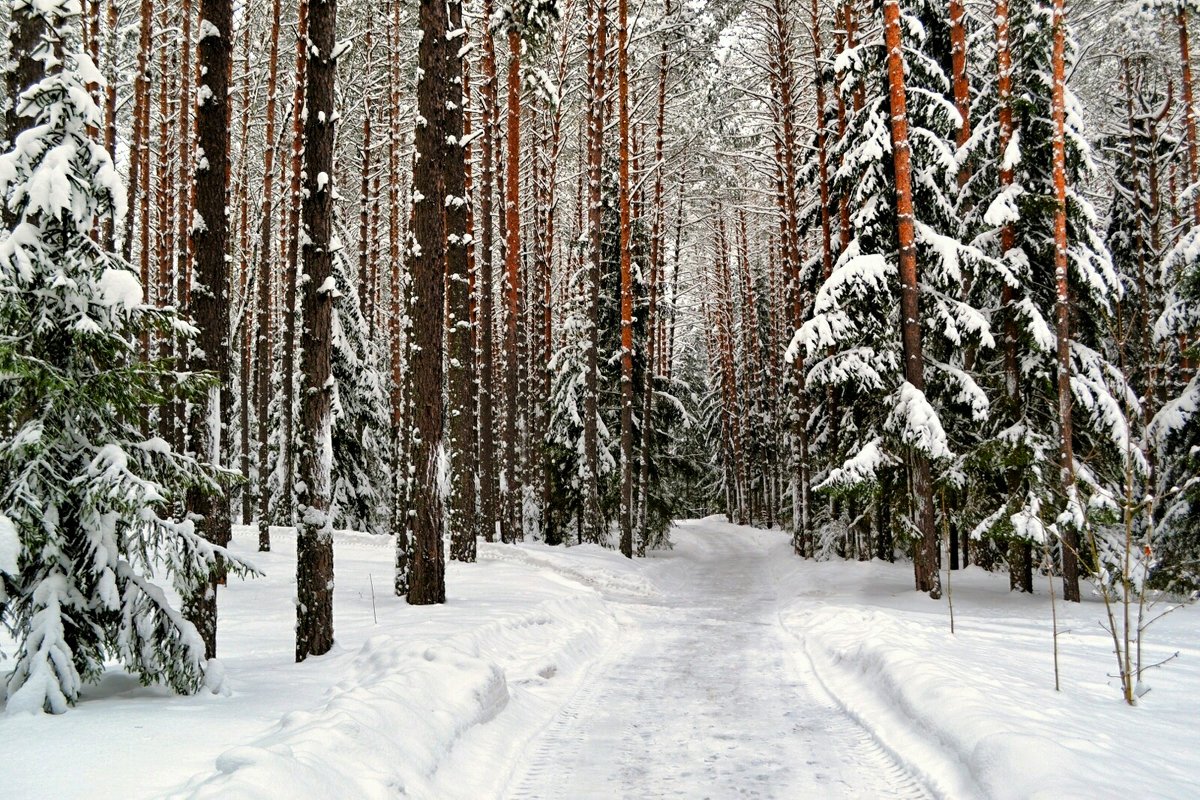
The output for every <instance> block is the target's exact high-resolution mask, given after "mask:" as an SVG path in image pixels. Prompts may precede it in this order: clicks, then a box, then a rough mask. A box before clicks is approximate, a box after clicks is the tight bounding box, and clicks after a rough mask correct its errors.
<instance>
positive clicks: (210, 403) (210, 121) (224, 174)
mask: <svg viewBox="0 0 1200 800" xmlns="http://www.w3.org/2000/svg"><path fill="white" fill-rule="evenodd" d="M200 16H201V19H203V20H205V21H206V22H207V23H208V27H206V28H205V30H204V34H203V35H202V36H201V38H200V42H199V48H198V49H199V60H200V85H199V90H198V92H197V96H198V97H199V98H200V99H199V102H198V103H197V107H196V133H197V136H198V140H199V141H198V144H199V147H200V149H201V151H202V152H203V153H204V160H203V161H202V162H201V163H200V164H198V165H197V166H196V170H195V192H196V213H195V220H194V221H193V222H192V226H191V235H192V241H193V244H194V248H195V254H196V271H195V278H194V286H193V289H192V311H193V316H194V319H195V321H196V326H197V327H198V328H199V329H200V333H199V335H198V336H197V339H196V348H195V349H194V350H193V351H192V353H191V357H190V359H189V364H190V369H192V370H193V371H196V372H201V371H204V372H212V373H214V374H215V375H216V376H217V380H218V383H219V385H216V386H212V387H210V388H209V389H208V390H207V392H205V394H204V395H203V396H202V397H200V398H197V399H196V400H195V401H193V404H192V416H191V420H190V426H189V427H190V433H191V447H192V452H194V453H195V454H196V455H197V456H198V457H199V458H200V459H201V460H203V461H205V462H207V463H209V464H217V465H219V464H220V463H221V428H222V426H221V419H222V413H221V411H222V410H221V402H222V399H223V389H224V387H226V386H227V385H228V383H229V381H230V369H229V266H228V262H227V260H226V256H227V254H228V253H229V214H228V210H227V209H228V205H229V171H230V170H229V138H230V137H229V120H230V113H229V83H230V74H231V71H232V63H233V62H232V54H233V38H232V37H233V2H232V0H201V3H200ZM187 506H188V513H189V515H190V516H192V517H194V518H196V519H198V520H199V525H198V528H199V531H200V534H201V535H202V536H203V537H204V538H205V539H207V540H208V541H209V542H212V543H213V544H216V545H219V546H221V547H224V546H226V545H228V544H229V539H230V520H229V505H228V503H226V502H225V499H224V497H222V496H221V495H220V494H217V493H209V492H205V491H203V490H202V489H201V488H192V489H190V490H189V491H188V493H187ZM220 577H221V570H220V568H219V567H218V568H217V569H215V570H214V571H213V574H212V575H211V576H210V578H209V581H208V584H207V585H205V586H203V587H201V588H200V589H198V590H197V592H196V593H195V594H194V595H192V596H191V597H189V598H187V601H186V608H185V611H186V615H187V618H188V619H189V620H190V621H191V622H192V624H194V625H195V626H196V629H197V631H199V633H200V636H201V638H202V639H203V640H204V651H205V657H206V658H215V657H216V654H217V582H218V580H219V579H220Z"/></svg>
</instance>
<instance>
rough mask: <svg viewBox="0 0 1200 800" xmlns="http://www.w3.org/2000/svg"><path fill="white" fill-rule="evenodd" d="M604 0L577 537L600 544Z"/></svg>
mask: <svg viewBox="0 0 1200 800" xmlns="http://www.w3.org/2000/svg"><path fill="white" fill-rule="evenodd" d="M605 6H606V0H592V2H591V4H590V5H589V9H593V10H594V25H593V26H591V27H590V28H589V32H590V33H591V36H592V43H591V45H592V46H590V47H589V48H588V66H589V71H590V73H591V75H590V82H591V89H590V91H589V93H588V123H589V124H588V148H587V150H588V165H587V169H588V214H587V220H588V239H589V246H588V266H587V269H588V280H587V304H586V305H587V315H588V325H587V332H588V341H587V365H586V370H587V372H586V375H585V377H584V399H583V450H584V466H585V470H586V473H585V475H584V477H583V481H582V482H583V538H584V540H585V541H588V542H592V543H596V544H599V543H602V542H603V541H604V540H605V538H606V533H607V531H606V530H605V524H604V516H603V512H602V510H601V506H600V434H599V430H600V422H599V419H600V407H599V405H600V404H599V393H600V341H599V337H600V274H601V259H602V241H603V235H604V234H603V226H602V217H603V208H602V206H601V203H602V201H603V198H602V194H601V183H602V179H603V168H604V123H605V120H604V116H605V115H604V94H605V91H606V88H605V87H606V76H607V71H608V64H607V62H608V12H607V9H606V7H605Z"/></svg>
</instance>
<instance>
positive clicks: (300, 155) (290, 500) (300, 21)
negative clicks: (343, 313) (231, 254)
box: [275, 0, 312, 525]
mask: <svg viewBox="0 0 1200 800" xmlns="http://www.w3.org/2000/svg"><path fill="white" fill-rule="evenodd" d="M311 2H312V0H298V3H297V6H296V8H297V13H298V16H297V19H296V76H295V79H296V85H295V87H294V91H293V93H292V163H291V171H292V174H291V187H290V191H289V194H288V202H287V205H286V206H285V207H284V208H285V209H286V212H287V224H286V225H285V226H284V227H283V230H282V233H283V235H284V236H285V237H286V239H285V240H286V242H287V266H286V269H285V270H284V273H283V359H282V374H281V377H280V383H281V386H282V394H281V396H280V401H281V402H280V414H279V416H280V417H281V419H282V421H283V435H282V436H281V437H280V446H279V460H280V462H281V465H282V466H283V491H282V492H280V497H279V501H278V502H277V503H276V508H275V520H276V524H279V525H291V524H293V523H294V522H295V521H296V514H295V512H296V508H295V506H296V502H297V501H296V497H295V494H294V491H293V490H294V487H295V485H296V478H295V471H296V433H295V422H294V420H295V406H296V286H297V271H298V266H299V265H298V261H299V258H300V251H299V247H300V206H301V195H300V191H301V183H300V182H301V179H302V175H303V172H302V169H303V163H304V146H305V141H304V118H305V111H306V106H305V102H306V101H305V81H306V80H307V71H308V47H307V46H306V44H305V43H306V42H307V41H308V39H309V31H310V19H309V16H310V5H311ZM282 250H283V248H282V246H281V247H280V252H281V253H282Z"/></svg>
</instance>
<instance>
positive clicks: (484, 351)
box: [475, 0, 500, 542]
mask: <svg viewBox="0 0 1200 800" xmlns="http://www.w3.org/2000/svg"><path fill="white" fill-rule="evenodd" d="M492 13H493V8H492V0H484V4H483V18H484V19H485V20H489V19H491V18H492ZM481 27H482V29H483V30H482V34H481V35H482V37H483V84H482V86H481V87H480V90H479V93H480V105H481V109H480V127H481V137H482V138H481V143H480V169H481V173H480V176H479V218H478V225H479V233H480V238H479V279H478V281H476V284H475V286H476V292H477V294H478V301H477V303H478V306H479V319H478V321H477V324H476V331H477V335H476V340H477V346H478V351H479V352H478V372H479V398H478V403H479V508H480V516H481V517H482V527H483V536H484V539H486V540H487V541H489V542H490V541H493V540H494V539H495V538H496V535H497V534H498V533H499V528H500V510H499V508H498V507H497V499H498V498H497V495H496V422H495V408H496V393H495V388H496V381H495V363H496V362H495V346H494V343H493V332H494V331H495V310H494V309H495V304H494V302H493V298H494V296H495V295H494V290H495V273H494V271H493V267H494V263H495V262H494V260H493V253H494V249H495V242H494V238H493V231H494V230H495V225H494V222H493V221H494V219H495V212H494V196H495V191H496V167H495V161H496V159H495V151H496V146H495V144H496V129H497V127H498V124H497V117H498V105H497V100H496V43H495V40H494V39H493V38H492V31H491V26H490V25H488V24H486V23H485V24H484V25H482V26H481Z"/></svg>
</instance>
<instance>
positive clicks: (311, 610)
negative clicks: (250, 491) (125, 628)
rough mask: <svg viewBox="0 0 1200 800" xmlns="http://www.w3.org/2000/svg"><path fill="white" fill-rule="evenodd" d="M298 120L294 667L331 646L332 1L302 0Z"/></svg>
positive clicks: (334, 31) (334, 1) (334, 14)
mask: <svg viewBox="0 0 1200 800" xmlns="http://www.w3.org/2000/svg"><path fill="white" fill-rule="evenodd" d="M309 2H310V3H311V9H310V12H311V19H310V25H309V29H308V36H307V40H306V41H307V43H308V51H309V52H308V58H307V60H306V61H307V63H306V68H305V81H304V83H305V95H306V101H305V109H306V110H307V112H308V113H306V114H304V115H303V119H304V194H303V197H304V202H303V225H304V228H303V237H302V238H303V259H304V281H303V285H304V301H303V302H304V357H303V359H302V360H303V370H304V374H303V381H302V385H303V387H304V391H303V393H302V394H301V407H300V447H299V448H298V449H299V453H298V456H299V458H298V459H297V461H298V466H299V470H300V482H301V486H298V487H297V490H296V503H297V511H298V512H299V513H298V514H297V518H298V520H297V521H298V525H297V529H296V600H297V602H296V660H297V661H303V660H304V659H306V658H307V657H308V656H310V655H314V656H319V655H322V654H324V653H327V652H329V649H330V648H331V647H333V520H332V516H331V515H330V507H329V500H330V483H331V481H330V469H331V466H332V465H331V464H330V461H329V453H330V452H331V449H332V447H333V444H332V441H331V436H332V426H333V408H332V400H333V380H332V374H331V370H330V358H331V355H332V350H333V300H334V296H335V295H336V293H337V289H336V287H335V285H334V280H333V252H332V250H331V246H332V241H333V198H334V180H333V143H334V139H335V133H336V125H337V109H336V108H335V105H334V97H335V79H336V74H337V57H338V49H337V48H338V45H337V0H309Z"/></svg>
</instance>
